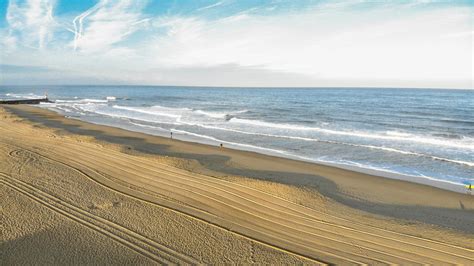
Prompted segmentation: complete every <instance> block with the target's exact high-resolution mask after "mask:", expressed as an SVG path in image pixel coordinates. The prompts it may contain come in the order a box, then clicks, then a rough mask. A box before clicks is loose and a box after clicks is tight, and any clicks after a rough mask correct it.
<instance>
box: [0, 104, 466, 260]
mask: <svg viewBox="0 0 474 266" xmlns="http://www.w3.org/2000/svg"><path fill="white" fill-rule="evenodd" d="M0 184H1V190H0V191H1V192H0V193H1V198H2V208H1V209H0V212H1V216H0V217H1V219H2V223H1V224H2V225H3V227H4V228H3V229H2V231H3V232H4V233H2V235H1V236H0V238H1V239H0V240H1V244H0V245H1V250H2V254H3V255H2V257H3V259H4V262H6V263H7V264H24V263H38V264H52V263H55V264H57V263H73V262H74V263H79V264H87V263H128V264H131V263H134V264H137V263H140V264H154V263H165V264H169V263H179V264H199V263H214V264H216V263H236V264H247V263H259V264H301V263H303V264H333V263H336V264H365V263H370V264H389V263H398V264H416V263H430V264H445V263H455V264H464V265H469V264H473V263H474V259H473V258H474V250H473V248H474V244H473V243H472V238H473V236H474V232H472V230H473V229H472V221H473V220H474V211H473V210H474V200H473V197H472V196H471V195H466V194H460V193H454V192H450V191H445V190H441V189H438V188H433V187H429V186H425V185H420V184H413V183H409V182H404V181H400V180H390V179H386V178H381V177H376V176H370V175H366V174H361V173H356V172H352V171H348V170H342V169H337V168H333V167H329V166H321V165H315V164H309V163H304V162H297V161H292V160H288V159H282V158H275V157H271V156H265V155H259V154H255V153H251V152H244V151H234V150H230V149H225V148H224V149H220V148H218V147H209V146H206V145H200V144H194V143H185V142H181V141H177V140H169V139H164V138H160V137H155V136H149V135H145V134H140V133H134V132H129V131H125V130H120V129H116V128H110V127H105V126H98V125H92V124H88V123H84V122H81V121H76V120H71V119H65V118H64V117H61V116H60V115H57V114H54V113H52V112H49V111H46V110H41V109H38V108H33V107H28V106H18V107H9V108H5V109H3V108H1V107H0Z"/></svg>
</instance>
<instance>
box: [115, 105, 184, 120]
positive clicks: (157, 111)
mask: <svg viewBox="0 0 474 266" xmlns="http://www.w3.org/2000/svg"><path fill="white" fill-rule="evenodd" d="M113 108H116V109H121V110H127V111H132V112H138V113H143V114H149V115H157V116H166V117H172V118H179V117H181V114H176V112H179V110H181V111H185V110H189V109H178V108H176V109H175V108H167V107H162V106H153V107H146V108H142V107H128V106H120V105H114V106H113ZM170 111H172V112H174V113H171V112H170Z"/></svg>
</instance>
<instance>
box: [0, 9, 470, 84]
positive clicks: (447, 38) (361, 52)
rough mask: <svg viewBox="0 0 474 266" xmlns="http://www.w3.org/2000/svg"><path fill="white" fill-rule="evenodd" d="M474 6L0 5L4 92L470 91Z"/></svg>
mask: <svg viewBox="0 0 474 266" xmlns="http://www.w3.org/2000/svg"><path fill="white" fill-rule="evenodd" d="M473 10H474V8H473V4H472V3H471V2H470V1H429V0H418V1H365V0H353V1H310V0H308V1H284V0H267V1H263V0H261V1H257V0H253V1H250V0H245V1H242V0H240V1H238V0H220V1H219V0H217V1H215V0H214V1H207V0H206V1H196V0H182V1H163V0H162V1H158V0H156V1H154V0H148V1H147V0H143V1H142V0H135V1H131V0H109V1H107V0H97V1H93V0H76V1H74V0H69V1H66V0H15V1H13V0H10V1H7V0H0V35H1V36H2V38H1V40H0V49H1V52H0V60H1V61H0V70H1V74H0V83H2V84H146V85H154V84H156V85H159V84H170V85H208V86H315V87H317V86H334V87H338V86H344V87H347V86H356V87H432V88H472V76H473V69H472V63H473V51H472V50H473V27H472V25H473Z"/></svg>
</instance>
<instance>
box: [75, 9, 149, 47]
mask: <svg viewBox="0 0 474 266" xmlns="http://www.w3.org/2000/svg"><path fill="white" fill-rule="evenodd" d="M144 4H145V2H144V1H132V0H120V1H107V0H101V1H100V2H99V3H98V4H97V5H96V6H94V7H92V8H91V9H89V10H87V11H86V12H84V13H82V14H80V15H79V16H77V17H76V18H74V21H73V23H74V25H75V30H76V35H75V39H74V43H73V47H74V48H75V49H76V48H78V49H79V50H81V51H82V52H85V53H93V52H103V51H104V50H107V49H110V47H111V46H112V45H114V44H116V43H119V42H121V41H123V40H125V38H126V37H127V36H128V35H130V34H132V33H134V32H136V31H137V30H139V29H140V28H141V27H142V26H143V24H144V23H146V22H147V21H148V19H146V18H144V17H143V15H142V13H141V11H142V9H143V7H144Z"/></svg>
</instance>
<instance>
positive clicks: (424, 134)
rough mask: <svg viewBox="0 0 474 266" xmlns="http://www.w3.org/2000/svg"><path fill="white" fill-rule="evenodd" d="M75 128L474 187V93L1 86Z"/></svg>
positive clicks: (6, 94) (4, 93) (2, 93)
mask: <svg viewBox="0 0 474 266" xmlns="http://www.w3.org/2000/svg"><path fill="white" fill-rule="evenodd" d="M46 91H47V93H48V96H49V98H50V99H51V100H54V101H55V103H50V104H42V105H40V106H41V107H44V108H48V109H50V110H53V111H56V112H59V113H61V114H64V115H66V116H68V117H71V118H76V119H80V120H85V121H89V122H93V123H99V124H105V125H112V126H116V127H121V128H126V129H129V130H134V131H140V132H145V133H149V134H155V135H160V136H166V137H169V136H170V133H171V132H173V137H174V138H178V139H183V140H188V141H195V142H201V143H206V144H211V145H220V144H221V143H222V144H223V145H224V146H226V147H232V148H236V149H242V150H251V151H256V152H260V153H266V154H271V155H277V156H282V157H288V158H293V159H299V160H305V161H312V162H320V163H330V164H335V165H339V166H346V167H353V168H354V169H362V170H363V169H371V170H376V171H380V172H383V173H396V174H401V175H403V176H406V177H407V178H408V179H410V177H416V178H426V179H434V180H439V181H443V182H447V183H452V184H461V183H466V182H472V180H473V178H474V90H448V89H446V90H434V89H433V90H432V89H376V88H370V89H369V88H367V89H363V88H209V87H167V86H50V87H37V86H35V87H28V86H21V87H20V86H15V87H12V86H1V87H0V98H4V99H8V98H15V99H18V98H34V97H38V96H42V95H43V94H44V92H46Z"/></svg>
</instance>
